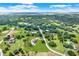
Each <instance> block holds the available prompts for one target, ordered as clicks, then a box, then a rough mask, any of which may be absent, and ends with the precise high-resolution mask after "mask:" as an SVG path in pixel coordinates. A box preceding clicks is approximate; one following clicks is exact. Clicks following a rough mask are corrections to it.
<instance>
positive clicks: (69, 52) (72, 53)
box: [67, 50, 76, 56]
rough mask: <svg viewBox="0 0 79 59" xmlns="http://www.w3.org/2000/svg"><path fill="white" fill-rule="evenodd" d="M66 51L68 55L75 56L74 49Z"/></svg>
mask: <svg viewBox="0 0 79 59" xmlns="http://www.w3.org/2000/svg"><path fill="white" fill-rule="evenodd" d="M67 53H68V55H70V56H76V54H75V53H74V51H72V50H69V51H68V52H67Z"/></svg>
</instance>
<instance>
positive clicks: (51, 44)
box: [48, 41, 57, 47]
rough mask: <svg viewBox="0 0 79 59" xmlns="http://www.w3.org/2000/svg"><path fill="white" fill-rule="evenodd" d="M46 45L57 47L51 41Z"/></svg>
mask: <svg viewBox="0 0 79 59" xmlns="http://www.w3.org/2000/svg"><path fill="white" fill-rule="evenodd" d="M48 44H49V46H51V47H56V46H57V45H56V43H55V42H53V41H50V42H49V43H48Z"/></svg>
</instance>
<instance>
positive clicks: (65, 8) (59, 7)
mask: <svg viewBox="0 0 79 59" xmlns="http://www.w3.org/2000/svg"><path fill="white" fill-rule="evenodd" d="M49 8H51V12H79V8H77V7H73V6H72V4H68V5H66V4H63V5H62V4H59V5H50V6H49Z"/></svg>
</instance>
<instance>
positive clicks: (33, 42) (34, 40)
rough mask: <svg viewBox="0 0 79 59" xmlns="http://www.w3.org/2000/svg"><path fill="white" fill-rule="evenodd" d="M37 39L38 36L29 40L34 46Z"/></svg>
mask: <svg viewBox="0 0 79 59" xmlns="http://www.w3.org/2000/svg"><path fill="white" fill-rule="evenodd" d="M37 41H38V38H35V39H32V40H31V44H32V45H33V46H35V45H36V43H37Z"/></svg>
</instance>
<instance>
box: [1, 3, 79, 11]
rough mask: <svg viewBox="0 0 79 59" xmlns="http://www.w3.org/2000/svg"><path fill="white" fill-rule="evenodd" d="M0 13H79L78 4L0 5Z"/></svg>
mask: <svg viewBox="0 0 79 59" xmlns="http://www.w3.org/2000/svg"><path fill="white" fill-rule="evenodd" d="M0 12H79V3H30V4H29V3H0Z"/></svg>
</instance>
